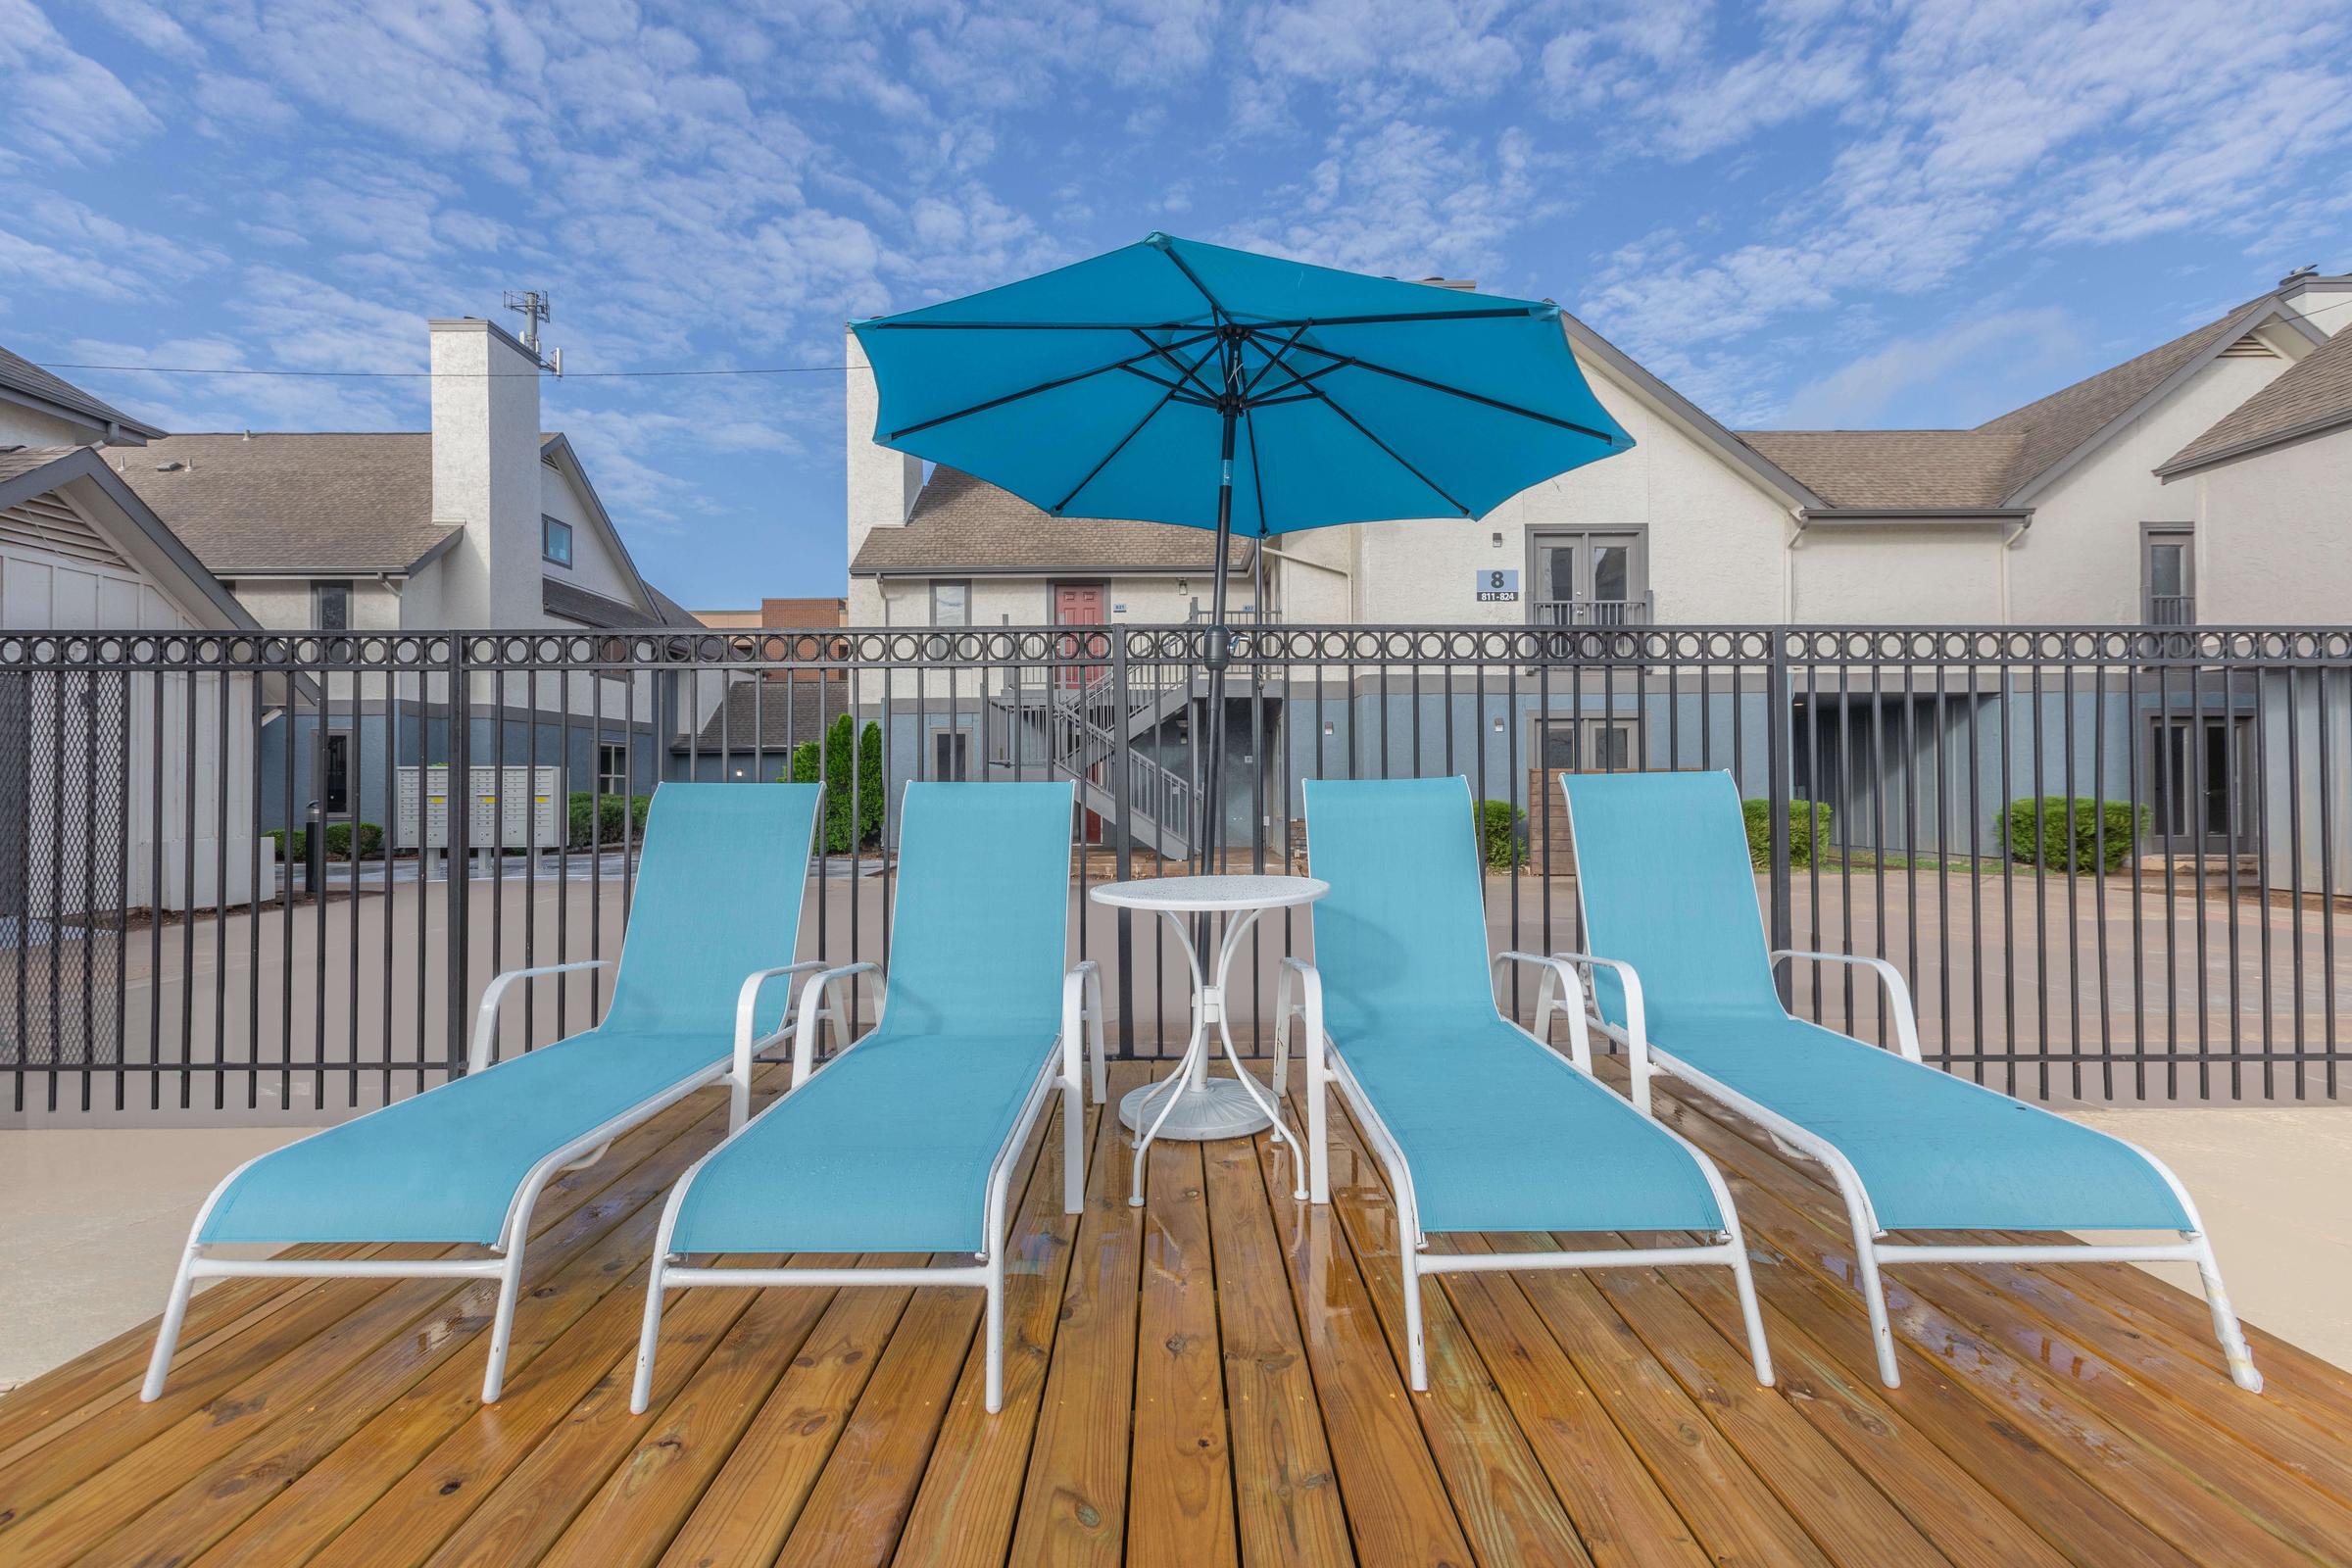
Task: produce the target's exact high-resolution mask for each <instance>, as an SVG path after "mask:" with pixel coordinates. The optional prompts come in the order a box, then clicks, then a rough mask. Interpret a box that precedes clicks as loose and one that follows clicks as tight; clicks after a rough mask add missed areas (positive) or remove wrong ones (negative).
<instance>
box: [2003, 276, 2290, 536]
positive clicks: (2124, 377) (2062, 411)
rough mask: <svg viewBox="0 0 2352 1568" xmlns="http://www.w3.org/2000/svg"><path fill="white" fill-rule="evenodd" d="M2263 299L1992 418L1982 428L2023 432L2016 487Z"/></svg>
mask: <svg viewBox="0 0 2352 1568" xmlns="http://www.w3.org/2000/svg"><path fill="white" fill-rule="evenodd" d="M2260 303H2261V301H2259V300H2250V301H2248V302H2247V303H2246V304H2244V305H2240V306H2239V307H2237V309H2235V310H2233V311H2231V312H2230V313H2229V315H2227V316H2224V317H2221V318H2220V319H2216V320H2211V321H2208V322H2206V323H2205V324H2204V325H2203V326H2200V327H2198V328H2197V329H2196V330H2195V331H2193V332H2184V333H2182V334H2181V335H2180V336H2179V337H2177V338H2175V339H2173V340H2172V341H2171V342H2170V343H2166V344H2162V345H2160V346H2159V347H2156V348H2152V349H2150V350H2148V352H2147V353H2145V354H2142V355H2139V356H2137V357H2135V358H2133V359H2129V360H2126V361H2125V362H2124V363H2123V364H2121V365H2119V366H2116V367H2115V368H2112V369H2107V370H2101V371H2100V372H2099V373H2098V374H2096V375H2094V376H2090V377H2088V378H2086V379H2084V380H2081V381H2077V382H2076V383H2075V384H2074V385H2073V386H2069V387H2061V388H2060V389H2059V390H2058V391H2055V392H2053V393H2051V394H2050V395H2049V396H2048V397H2046V398H2041V399H2038V400H2036V401H2034V402H2033V403H2029V404H2027V405H2026V406H2025V407H2024V408H2022V409H2015V410H2012V411H2011V412H2009V413H2007V414H2004V415H2002V416H2001V417H1999V418H1997V419H1988V420H1986V421H1985V423H1983V424H1980V425H1978V426H1977V428H1978V429H1979V430H1981V431H1988V432H1998V433H2000V434H2004V435H2017V436H2022V437H2024V442H2023V444H2022V445H2021V446H2020V448H2019V450H2018V455H2017V458H2016V461H2015V462H2014V463H2013V464H2012V466H2011V467H2010V470H2009V473H2008V475H2007V480H2006V482H2007V484H2008V488H2009V490H2010V491H2011V492H2015V491H2017V490H2019V489H2021V488H2023V487H2024V485H2025V484H2026V483H2027V482H2028V481H2029V480H2032V479H2034V478H2035V477H2037V476H2039V475H2040V474H2041V473H2042V472H2043V471H2044V470H2045V469H2047V468H2048V467H2049V466H2051V465H2052V464H2054V463H2056V462H2057V461H2058V460H2059V459H2061V458H2063V457H2065V456H2066V455H2067V454H2068V453H2070V452H2072V451H2074V450H2075V448H2077V447H2079V446H2081V445H2082V443H2083V442H2085V441H2087V440H2089V439H2090V438H2091V437H2092V436H2094V435H2096V434H2098V433H2099V432H2100V431H2101V430H2103V429H2105V428H2106V427H2107V425H2108V424H2109V422H2111V421H2112V420H2114V419H2115V418H2117V417H2119V416H2121V415H2123V414H2124V413H2125V412H2126V411H2128V410H2129V409H2131V406H2132V405H2133V404H2135V403H2137V402H2138V401H2139V400H2140V399H2141V398H2144V397H2146V396H2147V395H2148V394H2149V393H2150V392H2153V391H2155V390H2156V388H2157V387H2159V386H2161V385H2163V384H2164V382H2165V381H2166V380H2167V379H2168V378H2169V377H2171V376H2172V375H2173V374H2174V372H2176V371H2178V370H2179V369H2180V368H2181V367H2183V366H2185V365H2187V364H2188V363H2189V362H2190V361H2191V360H2194V359H2195V358H2196V357H2197V356H2198V355H2200V354H2202V353H2204V352H2205V351H2206V350H2207V349H2209V348H2213V347H2215V346H2216V345H2217V344H2219V343H2220V342H2222V341H2224V340H2226V339H2231V338H2235V337H2236V336H2237V335H2238V332H2240V331H2242V330H2243V327H2242V325H2240V318H2242V317H2243V316H2244V315H2245V314H2246V312H2247V311H2248V310H2250V309H2251V308H2252V307H2253V306H2254V305H2257V304H2260Z"/></svg>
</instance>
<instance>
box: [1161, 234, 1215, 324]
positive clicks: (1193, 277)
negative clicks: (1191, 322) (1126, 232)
mask: <svg viewBox="0 0 2352 1568" xmlns="http://www.w3.org/2000/svg"><path fill="white" fill-rule="evenodd" d="M1157 249H1158V251H1159V254H1160V255H1162V256H1165V257H1166V258H1167V259H1168V260H1169V261H1171V262H1174V263H1175V264H1176V270H1178V271H1179V272H1182V273H1183V274H1184V280H1185V281H1186V282H1188V283H1190V284H1192V285H1193V287H1194V288H1196V289H1198V290H1200V292H1201V298H1202V299H1204V300H1206V301H1208V308H1209V309H1210V310H1212V311H1214V312H1216V314H1217V315H1218V316H1220V317H1227V316H1230V315H1231V313H1230V312H1228V311H1227V310H1226V309H1225V307H1224V306H1222V305H1220V304H1219V303H1217V297H1216V296H1215V295H1214V294H1211V293H1210V292H1209V291H1208V285H1207V284H1206V283H1203V282H1201V278H1200V275H1199V274H1198V273H1196V272H1195V271H1194V270H1192V269H1191V268H1189V267H1187V266H1185V265H1184V258H1183V257H1181V256H1179V255H1177V254H1176V252H1175V251H1174V249H1172V248H1171V247H1169V246H1165V245H1162V246H1159V247H1157Z"/></svg>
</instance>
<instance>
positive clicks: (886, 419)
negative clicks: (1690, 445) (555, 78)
mask: <svg viewBox="0 0 2352 1568" xmlns="http://www.w3.org/2000/svg"><path fill="white" fill-rule="evenodd" d="M851 327H852V330H854V331H855V332H856V333H857V334H858V342H859V343H860V344H862V345H863V347H864V349H865V353H866V357H867V359H868V360H869V361H870V362H871V363H872V365H873V370H874V377H875V381H876V383H877V387H878V390H879V393H880V397H879V412H878V414H877V417H876V418H875V422H874V439H875V440H876V441H878V442H880V443H881V444H882V445H884V446H887V447H893V448H896V449H897V450H899V451H902V452H909V453H913V454H914V455H916V456H917V457H921V458H926V459H929V460H930V461H932V462H934V463H944V464H947V465H949V466H952V467H956V468H961V469H962V470H963V471H964V472H966V473H969V474H972V475H974V476H975V477H978V478H981V479H985V480H987V481H989V482H990V483H992V484H995V485H998V486H1001V487H1002V488H1004V489H1005V490H1009V491H1011V492H1012V493H1013V494H1014V495H1017V496H1019V497H1021V498H1022V499H1023V500H1025V501H1028V502H1030V503H1032V504H1033V505H1035V506H1037V507H1039V508H1040V509H1042V510H1043V511H1045V512H1046V513H1047V514H1048V515H1052V516H1056V517H1065V516H1068V517H1125V518H1137V519H1142V520H1145V521H1151V522H1172V523H1177V524H1180V525H1182V526H1185V527H1188V528H1201V529H1213V530H1215V533H1216V546H1215V562H1216V566H1215V575H1214V588H1213V593H1212V598H1211V601H1210V607H1211V608H1210V615H1209V619H1210V625H1209V628H1208V632H1207V637H1206V642H1205V646H1204V649H1203V662H1205V664H1206V666H1207V669H1208V675H1209V686H1208V747H1207V765H1208V775H1207V782H1206V790H1205V794H1206V812H1207V825H1206V830H1205V832H1204V833H1203V835H1202V847H1203V849H1204V850H1205V851H1206V852H1207V853H1208V855H1209V856H1210V857H1211V860H1210V863H1211V865H1212V868H1213V865H1214V859H1213V857H1214V854H1215V850H1216V843H1217V838H1218V836H1219V820H1220V816H1221V809H1220V806H1219V795H1220V790H1219V774H1220V771H1221V769H1222V765H1223V759H1222V755H1221V754H1222V751H1223V735H1224V716H1225V715H1224V708H1225V704H1224V691H1225V670H1226V666H1227V664H1228V662H1230V659H1231V653H1232V642H1233V638H1232V631H1231V628H1230V627H1228V626H1227V624H1226V608H1225V600H1226V565H1227V563H1226V557H1227V543H1228V541H1229V540H1230V539H1231V538H1232V536H1233V535H1234V534H1236V533H1240V534H1247V535H1251V536H1259V537H1262V536H1264V535H1268V534H1277V533H1288V532H1292V531H1295V530H1298V529H1302V528H1324V527H1330V526H1333V525H1335V524H1338V523H1347V522H1371V521H1377V520H1380V519H1384V518H1397V517H1478V516H1483V515H1485V514H1486V513H1488V512H1490V511H1492V510H1493V509H1494V508H1495V506H1497V505H1498V504H1500V503H1501V502H1502V501H1503V500H1504V499H1505V498H1507V497H1509V496H1512V495H1516V494H1517V493H1518V492H1520V491H1521V490H1524V489H1526V488H1527V487H1528V486H1530V485H1532V484H1535V483H1537V482H1538V481H1539V480H1543V479H1547V478H1549V477H1551V476H1552V475H1553V474H1557V473H1562V472H1565V471H1566V470H1568V469H1570V468H1574V467H1578V466H1582V465H1584V464H1587V463H1591V462H1593V460H1595V459H1598V458H1605V457H1608V456H1610V455H1611V454H1612V453H1617V452H1623V451H1625V450H1626V449H1627V448H1629V447H1631V446H1632V445H1633V444H1634V443H1633V437H1631V436H1629V435H1628V434H1626V432H1625V430H1624V428H1623V427H1622V426H1620V425H1619V424H1618V423H1617V421H1616V420H1615V419H1613V418H1611V417H1609V414H1608V411H1607V410H1605V409H1603V408H1602V407H1601V406H1600V402H1599V400H1598V399H1597V398H1595V397H1594V396H1593V389H1592V388H1591V387H1590V386H1588V385H1586V383H1585V377H1584V374H1583V372H1582V371H1581V370H1579V369H1578V368H1577V365H1576V359H1575V357H1574V356H1573V355H1572V354H1570V353H1569V350H1568V340H1567V337H1566V334H1565V333H1564V332H1563V331H1562V330H1561V326H1560V309H1559V307H1558V306H1556V305H1553V304H1550V303H1548V302H1542V301H1535V300H1517V299H1504V298H1499V297H1496V296H1493V295H1485V294H1471V293H1464V292H1461V291H1457V290H1452V289H1442V288H1433V287H1430V286H1429V285H1427V284H1423V283H1406V282H1399V281H1397V279H1395V278H1385V277H1367V276H1364V275H1362V274H1361V273H1356V272H1344V271H1339V270H1334V269H1331V268H1327V267H1309V266H1306V265H1304V264H1302V263H1299V262H1290V261H1283V260H1280V259H1278V258H1275V257H1271V256H1260V255H1256V254H1254V253H1252V252H1250V251H1238V250H1229V249H1227V248H1225V247H1222V246H1217V245H1203V244H1201V243H1198V242H1197V241H1193V240H1186V239H1177V238H1175V237H1173V236H1171V235H1167V234H1153V235H1152V236H1151V237H1149V238H1148V239H1145V240H1144V241H1143V242H1142V243H1140V244H1135V245H1127V246H1123V247H1121V248H1120V249H1118V250H1114V251H1109V252H1106V253H1105V254H1103V255H1101V256H1097V257H1094V258H1093V259H1091V260H1089V261H1083V262H1077V263H1074V264H1072V265H1071V266H1068V267H1063V268H1057V269H1055V270H1053V271H1050V272H1042V273H1039V274H1038V275H1037V276H1035V277H1028V278H1023V279H1021V280H1020V281H1018V282H1014V283H1007V284H1005V285H1004V286H1003V287H1000V288H992V289H987V290H984V291H983V292H981V293H978V294H969V295H966V296H964V297H963V298H961V299H955V300H949V301H947V302H945V303H944V304H939V305H931V306H926V307H924V308H923V309H921V310H917V311H907V312H905V313H904V314H901V315H898V316H884V317H876V318H873V319H868V320H862V321H856V322H853V323H851Z"/></svg>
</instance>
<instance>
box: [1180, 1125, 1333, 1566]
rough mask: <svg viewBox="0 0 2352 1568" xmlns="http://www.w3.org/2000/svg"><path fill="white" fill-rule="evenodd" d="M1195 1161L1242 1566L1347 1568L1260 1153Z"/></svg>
mask: <svg viewBox="0 0 2352 1568" xmlns="http://www.w3.org/2000/svg"><path fill="white" fill-rule="evenodd" d="M1201 1153H1202V1155H1203V1167H1204V1170H1203V1174H1204V1181H1205V1185H1206V1188H1207V1192H1208V1212H1209V1236H1210V1250H1211V1254H1212V1256H1213V1258H1214V1260H1215V1264H1216V1271H1217V1330H1218V1339H1219V1342H1220V1348H1221V1351H1222V1353H1223V1355H1224V1360H1225V1401H1226V1421H1227V1429H1228V1432H1229V1434H1230V1438H1229V1443H1228V1447H1229V1449H1230V1451H1231V1454H1232V1460H1233V1487H1234V1503H1235V1514H1236V1516H1237V1519H1238V1526H1239V1538H1240V1546H1241V1552H1242V1560H1243V1561H1244V1562H1245V1563H1247V1564H1249V1565H1250V1568H1291V1565H1298V1568H1325V1565H1329V1568H1348V1565H1350V1564H1352V1563H1353V1562H1354V1560H1355V1553H1354V1549H1353V1547H1352V1546H1351V1545H1350V1544H1349V1543H1348V1515H1347V1512H1346V1510H1345V1509H1344V1508H1343V1506H1342V1504H1341V1499H1340V1490H1339V1485H1338V1479H1337V1477H1336V1475H1335V1474H1334V1472H1333V1468H1332V1461H1331V1446H1330V1444H1329V1443H1328V1442H1327V1441H1326V1440H1325V1437H1324V1433H1323V1413H1322V1410H1321V1407H1320V1406H1319V1405H1318V1404H1317V1402H1316V1399H1315V1385H1314V1378H1313V1375H1312V1374H1311V1373H1309V1372H1308V1370H1307V1365H1306V1346H1305V1343H1304V1342H1303V1341H1302V1340H1301V1338H1300V1337H1299V1314H1298V1310H1297V1308H1296V1307H1295V1306H1294V1305H1293V1303H1292V1300H1291V1293H1290V1289H1289V1287H1288V1286H1287V1285H1286V1284H1285V1282H1284V1278H1283V1267H1282V1255H1281V1251H1280V1248H1281V1245H1282V1244H1281V1242H1280V1241H1279V1240H1278V1239H1277V1237H1276V1235H1275V1227H1274V1222H1273V1219H1272V1216H1271V1214H1270V1213H1269V1211H1268V1209H1267V1207H1266V1189H1265V1184H1264V1183H1263V1182H1262V1181H1261V1180H1260V1179H1259V1177H1258V1173H1257V1156H1256V1152H1255V1151H1254V1150H1252V1149H1251V1148H1250V1146H1249V1145H1248V1144H1245V1143H1240V1142H1236V1141H1227V1142H1222V1143H1214V1144H1207V1145H1203V1146H1202V1149H1201ZM1291 1223H1294V1224H1295V1223H1296V1215H1294V1216H1293V1217H1292V1220H1291Z"/></svg>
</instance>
